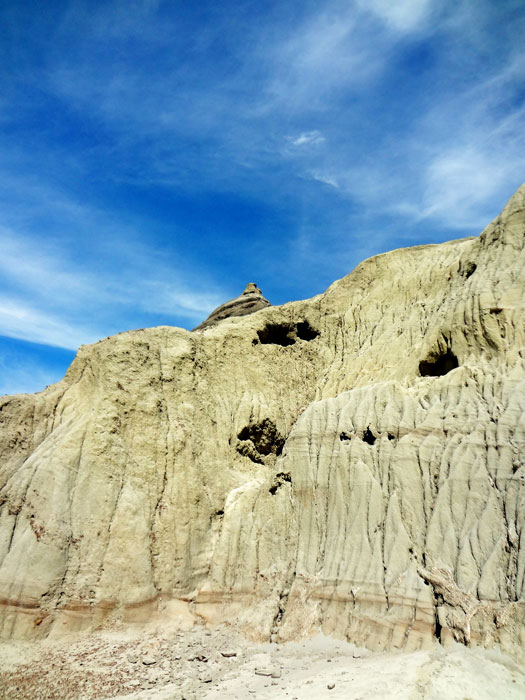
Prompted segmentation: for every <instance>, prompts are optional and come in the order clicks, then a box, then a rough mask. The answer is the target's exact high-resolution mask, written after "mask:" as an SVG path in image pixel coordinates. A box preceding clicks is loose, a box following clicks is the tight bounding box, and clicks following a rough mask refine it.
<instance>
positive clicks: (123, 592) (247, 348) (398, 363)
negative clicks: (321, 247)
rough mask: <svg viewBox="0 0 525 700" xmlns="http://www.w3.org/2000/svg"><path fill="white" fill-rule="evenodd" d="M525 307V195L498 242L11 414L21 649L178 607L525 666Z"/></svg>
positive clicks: (171, 349) (9, 471)
mask: <svg viewBox="0 0 525 700" xmlns="http://www.w3.org/2000/svg"><path fill="white" fill-rule="evenodd" d="M524 299H525V186H522V187H521V188H520V189H519V190H518V192H517V193H516V194H515V195H514V197H513V198H512V199H511V200H510V201H509V203H508V204H507V206H506V207H505V209H504V211H503V212H502V214H501V215H500V216H499V217H498V218H497V219H496V220H495V221H494V222H493V223H492V224H490V225H489V226H488V227H487V228H486V229H485V231H483V233H482V234H481V236H480V237H479V238H470V239H464V240H460V241H451V242H449V243H445V244H441V245H430V246H419V247H415V248H409V249H403V250H396V251H393V252H391V253H386V254H383V255H379V256H377V257H375V258H371V259H370V260H367V261H365V262H363V263H362V264H361V265H359V266H358V267H357V268H356V269H355V270H354V271H353V272H352V273H351V274H350V275H348V276H347V277H345V278H343V279H341V280H338V281H337V282H335V283H334V284H333V285H332V286H331V287H330V288H329V289H328V290H327V291H326V292H325V293H324V294H321V295H319V296H317V297H314V298H313V299H309V300H306V301H301V302H293V303H289V304H285V305H283V306H278V307H271V306H268V307H266V308H261V309H260V310H259V311H258V313H256V314H250V315H245V316H233V317H230V318H225V319H223V320H221V322H220V323H219V324H216V325H212V326H209V327H205V328H204V329H203V330H202V331H201V332H199V333H189V332H188V331H185V330H182V329H178V328H171V327H159V328H152V329H148V330H142V331H132V332H128V333H123V334H120V335H117V336H114V337H112V338H108V339H106V340H103V341H100V342H99V343H96V344H94V345H91V346H83V347H82V348H80V350H79V352H78V354H77V357H76V358H75V360H74V362H73V363H72V365H71V367H70V368H69V370H68V372H67V374H66V376H65V378H64V379H63V380H62V381H61V382H59V383H58V384H55V385H53V386H51V387H49V388H47V389H46V390H44V391H43V392H40V393H39V394H35V395H20V396H13V397H3V398H2V399H0V504H1V505H0V604H1V612H0V615H1V616H0V632H1V634H2V635H3V637H4V638H10V637H11V638H15V637H17V638H27V639H34V638H38V637H46V636H48V635H50V636H51V637H59V636H60V635H61V634H64V633H66V632H72V631H78V630H82V629H93V628H95V627H97V626H100V625H106V626H108V625H109V626H111V625H113V624H117V623H121V622H125V623H126V622H130V623H131V622H140V621H142V620H149V619H151V618H152V617H155V616H159V617H160V618H162V619H164V620H166V621H168V620H171V619H173V620H175V619H179V618H180V616H181V615H182V616H183V618H184V619H188V620H195V619H201V620H205V621H206V622H208V623H210V624H216V623H221V622H224V621H232V620H235V621H236V624H237V625H238V627H239V629H240V630H242V632H243V633H244V634H246V635H247V636H249V637H251V638H252V639H254V640H259V641H270V640H271V641H286V640H297V639H300V638H302V637H305V636H310V635H311V634H313V633H315V632H316V631H319V630H322V631H323V632H324V633H325V634H328V635H332V636H334V637H338V638H341V639H348V640H350V641H352V642H354V643H356V644H359V645H361V646H366V647H368V648H370V649H381V650H396V649H405V650H418V649H430V648H433V646H434V644H435V642H436V640H437V641H439V642H441V644H443V645H450V644H452V643H453V642H454V641H456V642H461V643H462V644H466V645H472V646H478V645H479V646H485V647H490V646H493V645H499V646H500V647H501V648H502V649H503V650H505V651H507V652H509V653H511V654H513V655H514V656H515V657H516V658H518V657H520V658H523V649H524V647H525V602H524V600H525V544H524V542H525V451H524V446H525V418H524V416H525V357H524V355H525V350H524V348H525V318H524V316H525V315H524ZM152 668H155V665H152ZM335 690H336V689H334V690H333V691H331V692H332V693H333V692H335Z"/></svg>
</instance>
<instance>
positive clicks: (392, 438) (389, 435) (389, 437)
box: [387, 433, 396, 440]
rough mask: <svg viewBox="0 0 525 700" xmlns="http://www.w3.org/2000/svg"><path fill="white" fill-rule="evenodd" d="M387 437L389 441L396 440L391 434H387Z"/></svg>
mask: <svg viewBox="0 0 525 700" xmlns="http://www.w3.org/2000/svg"><path fill="white" fill-rule="evenodd" d="M387 437H388V439H389V440H395V439H396V437H395V435H392V433H387Z"/></svg>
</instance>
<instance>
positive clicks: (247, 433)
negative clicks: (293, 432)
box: [237, 418, 285, 464]
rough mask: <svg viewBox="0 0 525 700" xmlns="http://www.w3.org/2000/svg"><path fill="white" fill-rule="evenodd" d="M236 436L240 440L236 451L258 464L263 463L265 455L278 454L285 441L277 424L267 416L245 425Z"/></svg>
mask: <svg viewBox="0 0 525 700" xmlns="http://www.w3.org/2000/svg"><path fill="white" fill-rule="evenodd" d="M237 437H238V439H239V440H240V442H239V443H238V445H237V452H239V453H240V454H242V455H244V456H245V457H249V458H250V459H251V460H252V462H256V463H258V464H263V463H264V462H263V457H265V456H267V455H270V454H274V455H276V456H278V455H280V454H281V452H282V451H283V446H284V442H285V440H284V437H283V436H282V435H281V434H280V433H279V431H278V430H277V426H276V425H275V423H274V422H273V421H272V420H270V419H269V418H264V419H263V420H262V421H259V422H258V423H250V424H248V425H246V426H245V427H244V428H242V430H241V431H240V432H239V434H238V435H237Z"/></svg>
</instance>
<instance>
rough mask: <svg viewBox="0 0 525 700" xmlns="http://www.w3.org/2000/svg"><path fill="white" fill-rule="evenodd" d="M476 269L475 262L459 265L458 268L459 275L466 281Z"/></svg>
mask: <svg viewBox="0 0 525 700" xmlns="http://www.w3.org/2000/svg"><path fill="white" fill-rule="evenodd" d="M476 269H477V265H476V263H475V262H472V261H469V262H466V263H464V264H460V268H459V274H460V275H461V276H462V277H464V278H465V279H468V278H469V277H471V276H472V275H473V274H474V273H475V272H476Z"/></svg>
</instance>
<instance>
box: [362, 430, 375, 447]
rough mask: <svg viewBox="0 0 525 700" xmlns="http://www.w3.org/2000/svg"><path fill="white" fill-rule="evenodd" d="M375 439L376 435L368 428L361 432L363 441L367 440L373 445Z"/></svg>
mask: <svg viewBox="0 0 525 700" xmlns="http://www.w3.org/2000/svg"><path fill="white" fill-rule="evenodd" d="M375 441H376V437H375V435H374V433H373V432H372V431H371V430H370V428H367V429H366V430H365V432H364V433H363V442H367V443H368V444H369V445H373V444H374V443H375Z"/></svg>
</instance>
